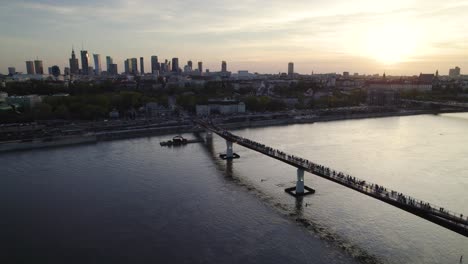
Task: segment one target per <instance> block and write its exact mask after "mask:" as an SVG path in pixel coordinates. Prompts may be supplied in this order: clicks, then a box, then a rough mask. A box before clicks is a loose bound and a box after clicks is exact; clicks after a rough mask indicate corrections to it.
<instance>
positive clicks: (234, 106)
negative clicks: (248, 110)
mask: <svg viewBox="0 0 468 264" xmlns="http://www.w3.org/2000/svg"><path fill="white" fill-rule="evenodd" d="M196 111H197V115H198V116H208V115H211V114H223V115H225V114H235V113H245V104H244V103H243V102H240V101H237V100H231V99H223V100H209V101H208V104H205V105H197V106H196Z"/></svg>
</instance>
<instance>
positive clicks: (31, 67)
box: [26, 61, 34, 74]
mask: <svg viewBox="0 0 468 264" xmlns="http://www.w3.org/2000/svg"><path fill="white" fill-rule="evenodd" d="M26 72H27V73H28V74H34V62H33V61H27V62H26Z"/></svg>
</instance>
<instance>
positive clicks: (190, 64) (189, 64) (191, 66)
mask: <svg viewBox="0 0 468 264" xmlns="http://www.w3.org/2000/svg"><path fill="white" fill-rule="evenodd" d="M187 65H188V66H189V68H190V70H192V69H193V63H192V61H191V60H189V61H187Z"/></svg>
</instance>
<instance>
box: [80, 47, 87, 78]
mask: <svg viewBox="0 0 468 264" xmlns="http://www.w3.org/2000/svg"><path fill="white" fill-rule="evenodd" d="M80 52H81V73H82V74H83V75H88V74H89V73H88V69H89V54H88V51H87V50H82V51H80Z"/></svg>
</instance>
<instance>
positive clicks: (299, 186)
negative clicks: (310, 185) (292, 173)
mask: <svg viewBox="0 0 468 264" xmlns="http://www.w3.org/2000/svg"><path fill="white" fill-rule="evenodd" d="M303 193H304V169H300V168H297V182H296V194H303Z"/></svg>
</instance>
